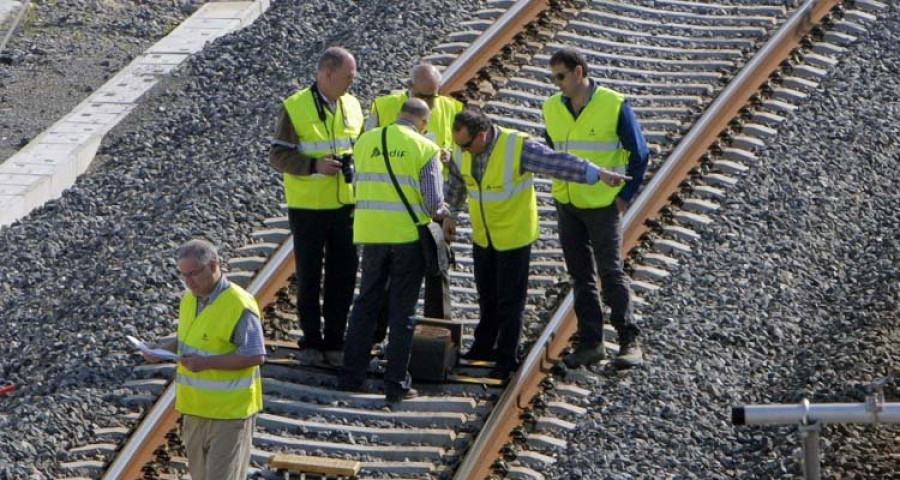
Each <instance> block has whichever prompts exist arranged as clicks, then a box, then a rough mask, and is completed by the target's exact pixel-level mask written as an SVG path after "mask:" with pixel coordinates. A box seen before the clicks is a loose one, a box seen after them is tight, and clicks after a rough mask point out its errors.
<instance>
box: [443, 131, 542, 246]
mask: <svg viewBox="0 0 900 480" xmlns="http://www.w3.org/2000/svg"><path fill="white" fill-rule="evenodd" d="M498 130H499V131H500V135H499V138H497V140H496V142H494V149H493V150H492V151H491V154H490V157H489V158H488V162H487V166H486V167H485V171H484V173H483V175H482V178H481V182H478V181H477V180H475V177H474V176H473V175H472V164H473V159H472V155H471V154H470V153H469V152H462V151H461V150H460V149H459V148H457V149H456V151H455V153H454V156H453V157H454V158H453V161H454V162H456V165H457V166H458V167H459V171H460V173H461V174H462V176H463V179H464V180H465V182H466V190H467V193H468V198H469V219H470V220H471V222H472V241H473V242H475V244H476V245H478V246H480V247H485V248H486V247H488V246H493V248H494V249H495V250H512V249H515V248H519V247H524V246H525V245H528V244H530V243H531V242H533V241H535V240H536V239H537V238H538V235H539V233H540V231H539V230H538V215H537V197H536V195H535V193H534V179H533V177H532V174H531V173H530V172H525V173H522V145H523V144H524V142H525V139H526V138H527V136H526V135H525V134H524V133H521V132H516V131H515V130H508V129H505V128H498Z"/></svg>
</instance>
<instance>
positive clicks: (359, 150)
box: [353, 125, 440, 244]
mask: <svg viewBox="0 0 900 480" xmlns="http://www.w3.org/2000/svg"><path fill="white" fill-rule="evenodd" d="M385 128H386V129H387V147H388V155H389V156H390V160H391V169H392V170H393V172H394V176H395V177H396V178H397V183H398V184H400V189H401V190H402V191H403V194H404V195H405V196H406V200H407V201H408V202H409V205H410V207H412V209H413V211H414V212H415V214H416V217H417V219H418V222H417V223H416V224H413V221H412V219H411V218H410V217H409V210H407V209H406V206H404V205H403V201H402V200H400V195H398V194H397V189H396V188H394V184H393V182H391V176H390V175H389V174H388V171H387V167H386V166H385V164H384V156H383V155H382V153H381V150H382V148H381V131H382V130H384V129H385ZM439 150H440V149H439V148H438V146H437V145H435V144H434V142H432V141H431V140H428V139H427V138H425V137H423V136H422V135H420V134H419V133H418V132H416V131H415V130H413V129H412V128H410V127H407V126H405V125H392V126H389V127H383V128H375V129H372V130H369V131H368V132H366V133H364V134H363V135H362V136H361V137H359V141H358V142H356V146H355V147H353V156H354V157H355V158H356V179H355V181H356V211H355V213H354V214H353V243H360V244H366V243H409V242H414V241H416V240H418V239H419V232H418V230H417V229H416V225H425V224H427V223H428V222H429V221H430V220H431V218H430V216H429V215H428V213H426V211H425V208H424V206H423V205H424V203H425V200H424V197H423V196H422V186H421V185H420V184H419V176H420V174H421V172H422V169H423V168H424V167H425V165H426V164H428V162H430V161H431V159H432V158H434V156H435V155H436V154H437V153H438V151H439Z"/></svg>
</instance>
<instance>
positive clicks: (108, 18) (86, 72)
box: [0, 0, 202, 162]
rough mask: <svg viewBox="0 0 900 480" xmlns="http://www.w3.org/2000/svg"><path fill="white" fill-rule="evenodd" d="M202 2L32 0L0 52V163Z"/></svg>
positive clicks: (1, 30) (3, 32)
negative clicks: (52, 0) (7, 42)
mask: <svg viewBox="0 0 900 480" xmlns="http://www.w3.org/2000/svg"><path fill="white" fill-rule="evenodd" d="M22 3H24V2H22ZM201 3H202V2H199V1H194V0H168V1H154V2H133V1H122V0H115V1H97V0H58V1H54V2H31V3H30V4H29V8H28V11H27V12H26V13H25V16H24V17H22V20H21V22H20V23H19V25H18V27H17V28H16V31H15V34H14V35H13V36H12V37H11V38H10V41H9V44H7V46H6V48H5V49H4V51H3V52H0V162H2V161H3V160H6V159H7V158H9V157H10V156H11V155H12V154H13V153H15V152H16V151H18V150H19V149H20V148H22V147H24V146H25V145H27V144H28V142H29V141H31V140H32V139H34V137H36V136H37V135H38V134H40V133H41V132H42V131H44V130H45V129H46V128H47V127H49V126H50V125H52V124H53V123H54V122H56V121H57V120H59V119H60V118H61V117H62V116H63V115H65V114H66V113H68V112H69V111H70V110H72V108H73V107H74V106H75V105H77V104H79V103H80V102H81V101H82V100H84V99H85V98H87V97H88V96H89V95H90V94H91V93H92V92H93V91H94V90H96V89H97V88H99V87H100V86H101V85H103V83H104V82H106V81H107V80H109V79H110V78H111V77H112V76H113V75H115V74H116V72H118V71H119V70H120V69H121V68H122V67H124V66H125V65H127V64H128V63H129V62H131V60H132V59H134V57H135V56H137V55H139V54H140V53H142V52H143V51H144V50H146V49H147V48H148V47H150V46H151V45H153V44H154V43H156V41H157V40H159V39H160V38H162V37H164V36H165V35H166V34H168V33H169V31H171V30H172V29H173V28H175V27H176V26H177V25H178V24H179V23H181V22H182V21H184V19H185V18H187V16H188V15H190V14H191V13H193V12H194V10H196V8H197V6H198V5H200V4H201ZM17 16H18V9H17V10H16V11H15V12H14V14H13V15H10V17H9V18H8V19H7V22H6V24H5V25H3V27H2V28H0V35H6V33H7V29H8V28H10V27H12V22H13V20H14V19H15V18H16V17H17Z"/></svg>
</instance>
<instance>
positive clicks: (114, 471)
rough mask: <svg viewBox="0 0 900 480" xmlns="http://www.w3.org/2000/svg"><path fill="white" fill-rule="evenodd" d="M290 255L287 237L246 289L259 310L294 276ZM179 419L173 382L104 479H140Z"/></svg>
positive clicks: (132, 436) (154, 405) (134, 433)
mask: <svg viewBox="0 0 900 480" xmlns="http://www.w3.org/2000/svg"><path fill="white" fill-rule="evenodd" d="M293 253H294V241H293V237H292V236H289V237H288V238H287V239H286V240H285V241H284V242H283V243H282V244H281V246H280V247H279V248H278V250H277V251H276V252H275V254H274V255H272V256H271V257H270V258H269V261H268V262H266V264H265V266H264V267H263V268H262V270H260V271H259V273H257V274H256V275H255V276H254V277H253V280H252V281H251V282H250V285H249V286H248V287H247V291H248V292H249V293H251V294H253V296H254V297H256V300H257V302H258V303H259V305H260V308H261V309H262V308H264V307H265V306H266V305H268V304H270V303H272V302H274V301H275V295H276V294H277V293H278V290H279V289H281V288H282V286H284V284H286V283H287V280H288V277H290V276H291V274H293V273H294V266H295V264H294V261H293V257H294V256H293ZM180 416H181V414H180V413H178V412H177V411H176V410H175V383H174V382H172V383H170V384H169V386H168V387H166V391H165V392H163V394H162V395H160V397H159V398H158V399H157V400H156V403H154V404H153V407H151V409H150V412H149V413H147V415H146V416H145V417H144V419H143V421H141V423H140V425H138V427H137V429H135V431H134V432H132V434H131V437H129V439H128V442H126V443H125V446H123V447H122V449H121V450H120V451H119V453H118V455H116V458H115V460H113V461H112V463H111V464H110V466H109V468H107V469H106V472H105V473H104V474H103V479H104V480H119V479H122V480H129V479H134V478H139V477H141V476H142V474H141V470H142V469H143V468H144V465H146V464H147V463H149V462H150V461H151V460H152V459H153V452H154V451H156V449H157V448H158V447H159V446H160V445H162V444H163V443H164V442H165V437H166V434H167V433H169V432H170V431H172V429H174V428H175V422H177V421H178V418H179V417H180Z"/></svg>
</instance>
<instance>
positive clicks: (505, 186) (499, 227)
mask: <svg viewBox="0 0 900 480" xmlns="http://www.w3.org/2000/svg"><path fill="white" fill-rule="evenodd" d="M453 141H454V142H455V143H456V144H457V145H458V146H459V148H458V149H456V151H455V152H454V155H453V161H452V162H451V164H450V180H449V183H448V189H447V200H448V204H449V205H450V209H451V216H449V217H445V218H444V234H445V236H447V237H448V238H451V239H452V238H453V236H454V235H455V233H456V216H457V215H458V213H459V211H460V209H461V208H462V206H463V204H464V203H465V202H466V200H467V199H468V204H469V219H470V220H471V222H472V242H473V243H474V245H473V247H472V250H473V257H474V266H475V288H476V290H477V291H478V307H479V310H480V314H481V318H480V320H479V322H478V326H477V327H476V328H475V342H474V343H473V344H472V347H471V348H470V349H469V351H468V352H467V353H466V354H465V355H464V358H467V359H470V360H494V361H495V362H496V363H495V368H494V369H493V370H492V371H491V373H490V376H491V377H494V378H499V379H501V380H507V379H508V378H509V376H510V375H511V374H512V372H513V371H515V370H516V367H517V366H518V358H517V351H518V346H519V337H520V336H521V333H522V320H523V314H524V312H525V300H526V296H527V292H528V267H529V261H530V256H531V244H532V243H533V242H534V241H535V240H537V238H538V234H539V230H538V214H537V196H536V194H535V191H534V186H533V178H532V175H533V174H534V173H542V174H545V175H549V176H551V177H553V178H556V179H564V180H566V181H570V182H577V183H586V184H589V185H593V184H595V183H597V182H598V180H602V181H603V182H604V183H606V184H608V185H618V184H619V183H621V182H622V181H623V180H624V177H623V176H622V175H620V174H617V173H614V172H612V171H609V170H605V169H602V168H600V167H598V166H596V165H593V164H591V163H590V162H588V161H586V160H582V159H580V158H578V157H576V156H574V155H571V154H568V153H562V152H555V151H553V150H552V149H550V148H548V147H546V146H544V145H542V144H541V143H539V142H536V141H534V140H532V139H530V138H528V136H527V135H525V134H523V133H520V132H516V131H514V130H509V129H506V128H501V127H499V126H496V125H494V124H493V123H492V122H491V120H490V119H489V118H488V117H487V116H486V115H484V114H483V113H480V112H475V111H473V110H463V111H462V112H460V113H459V114H457V115H456V118H455V120H454V122H453Z"/></svg>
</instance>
